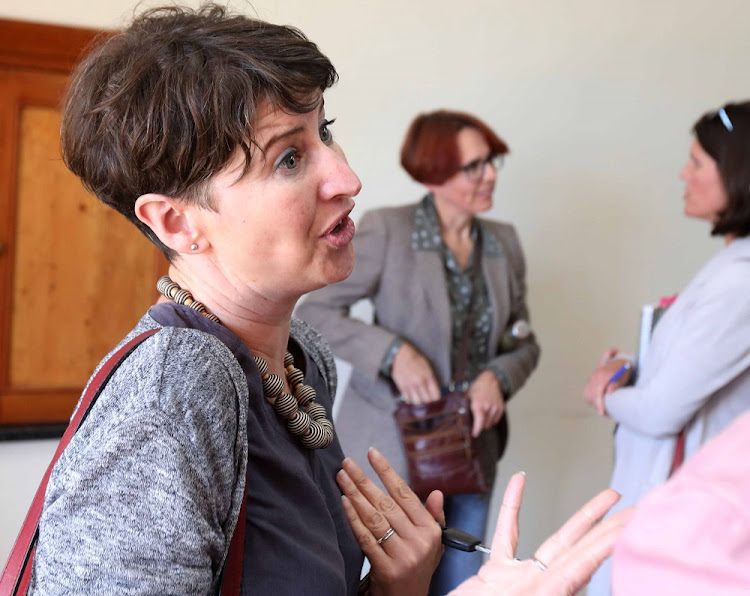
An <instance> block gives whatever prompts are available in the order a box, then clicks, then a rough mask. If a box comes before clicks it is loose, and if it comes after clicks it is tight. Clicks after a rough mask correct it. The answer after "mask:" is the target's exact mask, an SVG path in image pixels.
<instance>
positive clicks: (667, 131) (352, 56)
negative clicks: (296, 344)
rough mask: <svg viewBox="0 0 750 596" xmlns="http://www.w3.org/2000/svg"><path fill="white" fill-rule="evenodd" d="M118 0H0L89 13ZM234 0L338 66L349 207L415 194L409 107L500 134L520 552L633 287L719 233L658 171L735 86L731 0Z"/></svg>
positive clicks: (33, 455)
mask: <svg viewBox="0 0 750 596" xmlns="http://www.w3.org/2000/svg"><path fill="white" fill-rule="evenodd" d="M149 4H150V3H149ZM131 5H132V3H131V1H130V0H109V1H108V2H101V1H99V0H74V1H73V2H59V1H58V0H37V1H36V2H33V3H23V2H15V1H13V2H12V1H11V0H0V17H11V18H23V19H29V20H38V21H47V22H56V23H65V24H73V25H84V26H95V27H107V26H114V25H116V24H117V23H118V22H122V18H123V15H127V14H128V13H129V11H130V7H131ZM235 5H236V6H238V7H245V9H246V10H248V11H252V10H254V11H255V13H257V15H258V16H260V17H261V18H265V19H269V20H271V21H274V22H282V23H291V24H294V25H297V26H299V27H300V28H301V29H302V30H303V31H304V32H305V33H307V34H308V35H309V36H310V37H311V38H312V39H313V40H314V41H316V42H318V44H319V45H320V46H321V48H322V49H323V51H324V52H326V53H327V54H328V55H329V56H330V58H331V59H332V60H333V62H334V64H335V65H336V66H337V68H338V70H339V73H340V75H341V81H340V83H339V84H338V86H337V87H336V88H335V89H333V90H332V91H331V92H329V94H328V97H327V101H326V104H327V105H326V107H327V111H328V114H330V115H332V116H336V117H337V118H338V120H337V123H336V125H335V128H334V133H335V134H336V135H338V139H339V141H340V142H341V144H342V145H343V147H344V148H345V150H346V151H347V155H348V157H349V160H350V162H351V163H352V165H353V167H354V169H355V170H356V171H357V172H358V173H359V175H360V177H361V178H362V180H363V183H364V189H363V191H362V193H361V195H360V197H359V202H358V207H357V210H356V211H355V215H357V214H359V215H361V213H362V212H363V211H364V210H365V209H367V208H371V207H375V206H380V205H386V204H399V203H404V202H407V201H414V200H416V199H417V198H419V196H420V192H421V191H420V189H419V188H418V187H417V186H416V185H415V184H413V183H412V182H410V181H409V180H408V178H407V177H406V175H405V174H404V173H403V172H402V171H400V169H399V167H398V159H397V154H398V148H399V145H400V142H401V138H402V135H403V133H404V132H405V129H406V127H407V124H408V123H409V121H410V120H411V118H412V117H413V116H414V115H415V114H416V113H417V112H419V111H422V110H429V109H434V108H438V107H450V108H458V109H463V110H468V111H471V112H474V113H476V114H478V115H480V116H481V117H483V118H485V119H486V120H487V121H488V122H489V123H490V124H491V125H492V126H493V127H494V128H496V130H497V131H498V132H499V133H500V134H501V135H502V136H503V137H505V139H506V140H507V141H508V143H509V145H510V147H511V151H512V153H511V156H510V157H509V159H508V160H507V161H506V166H505V169H504V170H503V171H502V173H501V175H500V179H499V184H498V190H497V201H496V206H495V207H494V209H493V211H492V213H491V215H492V216H494V217H496V218H499V219H506V220H509V221H512V222H513V223H515V225H516V226H517V228H518V230H519V232H520V234H521V239H522V241H523V243H524V246H525V249H526V255H527V260H528V268H529V278H528V281H529V288H530V293H529V300H530V306H531V312H532V315H533V318H534V324H535V327H536V330H537V333H538V335H539V338H540V341H541V344H542V348H543V354H542V360H541V365H540V367H539V369H538V371H537V372H536V373H535V375H534V376H533V377H532V379H531V381H530V382H529V383H528V385H527V386H526V387H525V388H524V389H523V391H522V392H521V393H520V394H519V395H518V396H517V397H516V398H515V399H514V400H513V401H512V402H511V404H510V407H509V410H510V416H511V425H512V428H511V443H510V448H509V452H508V454H507V456H506V458H505V459H504V461H503V463H502V464H501V475H502V480H503V484H504V480H505V479H506V478H507V477H508V475H509V474H510V473H512V472H513V471H516V470H520V469H523V470H526V472H527V477H528V493H527V498H526V503H525V508H524V511H523V514H522V520H521V522H522V537H521V546H520V548H519V553H520V554H521V555H528V554H530V553H531V552H532V550H533V547H534V546H535V545H537V544H538V543H539V542H540V540H541V539H542V538H543V537H544V536H546V535H547V534H549V533H550V532H551V531H552V530H553V529H554V528H556V527H557V525H558V524H559V523H560V522H561V521H562V520H563V519H564V518H565V517H566V516H567V515H568V514H569V513H571V512H572V511H573V510H574V509H575V508H576V507H577V506H578V505H579V504H580V503H582V502H583V501H584V500H585V499H586V498H587V497H588V496H589V495H591V494H592V493H594V492H595V491H596V490H598V489H599V488H601V487H603V486H605V485H606V483H607V481H608V478H609V472H610V464H611V431H612V425H611V424H610V423H609V422H607V421H605V420H601V419H599V418H598V417H597V416H595V415H594V414H593V413H592V412H591V411H590V410H588V409H587V408H586V407H585V406H584V405H583V403H582V398H581V387H582V385H583V382H584V380H585V378H586V376H587V375H588V373H589V372H590V371H591V369H592V367H593V366H594V364H595V363H596V361H597V359H598V356H599V354H600V352H601V350H602V349H603V348H605V347H607V346H608V345H610V344H611V343H613V342H614V343H617V344H618V345H620V346H622V347H623V348H634V345H635V339H636V329H637V324H638V312H639V308H640V306H641V304H642V303H644V302H647V301H651V300H654V299H656V298H658V297H660V296H662V295H666V294H671V293H674V292H676V291H678V290H679V289H680V288H681V287H682V286H683V285H684V283H685V282H686V281H687V280H688V279H689V277H690V276H691V275H692V274H693V273H694V272H695V271H696V269H697V268H698V267H699V266H700V265H701V263H702V262H704V261H705V260H706V259H707V258H708V256H709V255H710V254H711V253H712V252H714V251H715V250H717V248H718V246H719V245H718V243H717V241H716V240H709V238H708V230H707V227H706V226H705V225H703V224H701V223H697V222H690V221H687V220H685V219H684V218H683V216H682V215H681V209H682V201H681V197H682V185H681V183H680V181H679V179H678V177H677V174H678V171H679V169H680V167H681V165H682V163H683V162H684V160H685V157H686V155H687V148H688V144H689V142H690V133H689V130H690V126H691V125H692V123H693V122H694V120H695V119H696V118H697V117H698V116H699V115H700V114H701V113H702V112H703V111H705V110H708V109H711V108H716V107H718V106H719V105H721V104H722V103H723V102H724V101H726V100H729V99H743V98H746V97H747V96H748V95H750V86H749V85H748V82H747V73H748V66H750V64H749V62H750V58H749V57H750V41H749V40H750V37H748V35H747V23H748V22H750V3H747V2H746V1H744V0H715V1H713V2H710V3H709V2H697V1H693V2H684V1H682V2H680V1H678V0H629V1H628V2H625V1H615V0H568V1H566V2H556V1H554V0H535V1H533V2H521V1H511V0H496V1H495V2H491V3H490V2H480V1H478V0H465V1H463V2H460V3H455V2H448V1H447V0H409V1H404V0H399V1H395V0H378V1H361V2H355V1H346V2H345V1H342V0H316V1H314V2H311V1H310V0H284V1H283V2H278V1H271V0H257V1H256V2H254V3H253V6H254V9H253V7H251V6H250V5H249V4H244V3H241V2H237V3H235ZM40 452H44V448H43V447H41V446H39V445H35V444H32V443H29V444H16V445H0V462H2V465H0V473H2V478H3V488H2V489H0V490H2V492H0V560H4V559H5V557H6V556H7V552H8V551H9V549H10V545H11V543H12V540H13V536H14V534H15V529H16V528H17V527H18V525H19V524H20V519H21V511H22V510H23V509H24V505H23V504H19V501H24V499H25V495H26V494H31V492H33V490H29V491H25V493H24V494H23V495H22V494H21V493H20V492H18V493H17V492H16V491H15V489H14V491H13V494H10V493H11V491H10V490H9V489H8V488H6V487H8V486H10V484H11V483H13V486H17V485H18V484H19V483H20V484H22V485H23V484H25V483H31V484H34V483H35V482H36V480H37V477H38V476H41V464H42V460H44V459H45V458H44V457H40V456H39V453H40ZM45 457H46V452H45ZM9 459H13V463H11V464H9V463H8V460H9ZM37 469H38V470H40V471H39V472H38V473H36V470H37ZM6 471H7V473H6Z"/></svg>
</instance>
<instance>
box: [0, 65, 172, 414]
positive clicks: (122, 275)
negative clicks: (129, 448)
mask: <svg viewBox="0 0 750 596" xmlns="http://www.w3.org/2000/svg"><path fill="white" fill-rule="evenodd" d="M66 84H67V76H65V75H61V74H54V73H51V72H38V71H37V72H35V71H26V70H18V69H5V70H3V69H2V68H0V96H1V97H3V102H2V103H3V106H2V107H1V108H0V156H1V157H0V162H2V164H1V165H0V178H4V179H5V182H4V183H2V182H0V220H5V221H0V242H2V243H3V245H4V250H3V251H2V254H0V284H2V285H0V319H2V320H0V424H20V423H30V422H34V423H36V422H51V421H64V420H67V418H68V417H69V415H70V412H71V411H72V408H73V406H74V404H75V402H76V401H77V399H78V396H79V395H80V392H81V389H82V388H83V386H84V384H85V382H86V380H87V379H88V377H89V375H90V374H91V372H92V370H93V368H94V367H95V365H96V363H97V362H98V361H99V360H100V359H101V358H102V357H103V356H104V355H105V354H106V353H107V352H108V351H109V350H110V349H111V348H112V347H113V346H114V345H115V343H116V342H117V341H118V340H119V339H121V338H122V336H123V335H124V334H125V333H126V332H127V331H128V330H129V329H131V328H132V326H133V325H134V324H135V322H136V321H137V320H138V318H139V317H140V316H141V315H142V314H143V312H144V311H145V310H146V308H148V306H149V304H151V303H152V302H153V300H154V297H155V290H154V283H155V281H156V276H157V273H159V272H161V271H163V270H164V268H165V262H164V259H163V257H162V256H161V254H160V253H159V252H158V251H157V250H156V249H155V248H154V247H153V246H152V245H151V244H150V243H149V242H148V241H147V240H146V239H145V238H144V237H143V236H142V235H141V234H140V232H138V230H137V229H136V228H135V227H134V226H133V225H132V224H131V223H129V222H128V221H127V220H126V219H125V218H124V217H123V216H121V215H120V214H118V213H116V212H115V211H113V210H112V209H110V208H108V207H105V206H104V205H102V204H100V203H99V202H98V201H97V200H96V198H95V197H93V196H92V195H90V194H89V193H88V192H87V191H86V190H85V189H84V188H83V186H82V185H81V183H80V182H79V181H78V179H77V178H76V177H75V176H73V175H72V174H71V173H70V172H69V171H68V170H67V169H66V168H65V166H64V164H63V162H62V158H61V156H60V151H59V125H60V109H59V105H60V99H61V97H62V94H63V92H64V88H65V85H66ZM6 176H7V178H6Z"/></svg>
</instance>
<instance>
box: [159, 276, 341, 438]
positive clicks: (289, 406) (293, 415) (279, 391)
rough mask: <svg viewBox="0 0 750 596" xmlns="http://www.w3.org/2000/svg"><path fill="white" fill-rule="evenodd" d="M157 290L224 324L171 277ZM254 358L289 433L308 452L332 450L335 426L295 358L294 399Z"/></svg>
mask: <svg viewBox="0 0 750 596" xmlns="http://www.w3.org/2000/svg"><path fill="white" fill-rule="evenodd" d="M156 289H157V290H159V292H160V293H161V294H163V295H164V296H166V297H167V298H169V299H170V300H172V301H174V302H176V303H177V304H184V305H185V306H188V307H190V308H192V309H193V310H195V311H197V312H199V313H201V314H202V315H203V316H205V317H206V318H207V319H209V320H211V321H213V322H214V323H219V324H221V321H220V320H219V318H218V317H217V316H216V315H214V314H213V313H211V312H209V310H208V309H207V308H206V306H205V305H204V304H203V303H202V302H198V301H197V300H196V299H195V298H193V295H192V294H191V293H190V292H189V291H188V290H185V289H183V288H181V287H180V286H179V285H178V284H176V283H175V282H173V281H172V280H171V278H170V277H169V276H168V275H165V276H163V277H161V278H160V279H159V281H158V282H157V283H156ZM253 358H254V360H255V364H256V366H257V367H258V370H259V371H260V377H261V380H262V381H263V395H265V396H266V398H268V399H269V400H271V401H272V403H273V409H274V410H276V413H277V414H278V415H279V416H281V417H282V418H284V419H285V420H286V427H287V428H288V429H289V432H290V433H292V434H293V435H295V436H297V437H299V439H300V441H301V442H302V444H303V445H304V446H305V447H307V448H308V449H325V448H326V447H328V446H329V445H330V444H331V443H332V442H333V424H332V423H331V421H330V420H328V418H327V417H326V409H325V408H324V407H323V406H322V405H320V404H319V403H316V402H315V389H313V388H312V387H310V386H309V385H305V384H304V383H303V380H304V378H305V375H304V373H303V372H302V371H301V370H300V369H298V368H296V367H295V366H294V357H293V356H292V354H291V353H289V352H287V353H286V354H285V355H284V368H285V369H286V379H287V381H288V382H289V386H290V387H291V388H292V392H293V393H294V396H292V394H290V393H285V392H284V381H283V379H282V378H281V377H280V376H279V375H275V374H269V373H268V363H267V362H266V361H265V359H264V358H261V357H260V356H253Z"/></svg>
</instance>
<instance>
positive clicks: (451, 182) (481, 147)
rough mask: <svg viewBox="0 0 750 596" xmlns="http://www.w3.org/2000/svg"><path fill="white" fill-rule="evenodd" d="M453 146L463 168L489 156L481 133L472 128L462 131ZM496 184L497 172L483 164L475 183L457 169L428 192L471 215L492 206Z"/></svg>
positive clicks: (492, 167)
mask: <svg viewBox="0 0 750 596" xmlns="http://www.w3.org/2000/svg"><path fill="white" fill-rule="evenodd" d="M456 144H457V145H458V155H459V161H460V164H461V166H462V167H464V166H467V165H469V164H471V163H472V162H476V160H480V161H481V160H486V159H488V158H489V157H490V155H491V153H492V152H491V150H490V146H489V144H488V143H487V141H486V139H485V138H484V136H482V133H480V132H479V131H478V130H476V129H475V128H463V129H461V130H460V131H459V133H458V135H457V136H456ZM496 181H497V171H496V170H495V168H494V166H492V164H489V163H488V164H485V166H484V172H483V173H482V176H481V178H479V179H478V180H471V179H470V177H469V176H467V174H466V172H464V171H463V170H459V171H458V172H456V173H455V174H454V175H453V176H451V177H450V178H448V180H446V181H445V182H443V184H441V185H439V186H432V187H430V190H432V192H433V194H434V195H435V197H436V198H437V199H438V200H441V201H443V202H448V203H450V205H451V206H452V207H454V208H455V209H457V210H458V211H460V212H462V213H465V214H467V215H474V214H475V213H483V212H485V211H487V210H488V209H490V208H491V207H492V194H493V193H494V191H495V182H496Z"/></svg>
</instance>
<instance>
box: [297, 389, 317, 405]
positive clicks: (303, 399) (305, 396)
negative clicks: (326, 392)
mask: <svg viewBox="0 0 750 596" xmlns="http://www.w3.org/2000/svg"><path fill="white" fill-rule="evenodd" d="M294 397H296V398H297V401H298V402H299V405H301V406H302V407H304V406H306V405H307V404H309V403H310V402H311V401H313V400H314V399H315V389H313V388H312V387H310V385H297V387H296V388H295V389H294Z"/></svg>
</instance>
